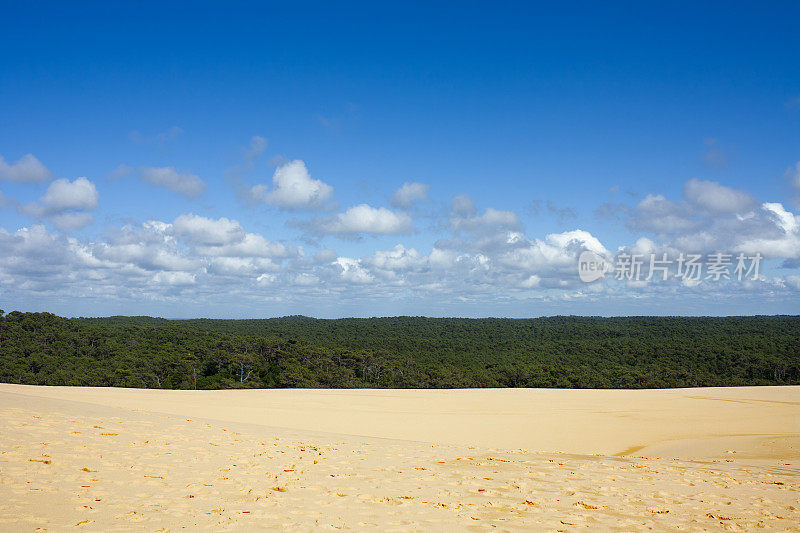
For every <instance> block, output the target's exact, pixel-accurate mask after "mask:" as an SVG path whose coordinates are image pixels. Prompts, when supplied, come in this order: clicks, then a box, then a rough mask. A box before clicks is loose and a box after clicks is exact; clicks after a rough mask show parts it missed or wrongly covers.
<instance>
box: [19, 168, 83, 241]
mask: <svg viewBox="0 0 800 533" xmlns="http://www.w3.org/2000/svg"><path fill="white" fill-rule="evenodd" d="M98 198H99V194H98V192H97V188H96V187H95V186H94V183H92V182H91V181H89V180H88V179H86V178H77V179H75V180H74V181H69V180H68V179H58V180H55V181H54V182H52V183H51V184H50V186H49V187H47V191H45V194H44V196H42V197H41V198H39V201H38V202H33V203H29V204H26V205H23V206H22V207H21V208H20V210H21V211H22V212H23V213H25V214H27V215H30V216H34V217H40V218H47V219H49V220H50V221H51V222H52V223H53V224H54V225H55V226H56V227H57V228H59V229H63V230H69V229H80V228H83V227H85V226H87V225H89V224H91V223H92V222H93V220H94V218H93V217H92V215H91V214H90V213H88V211H91V210H93V209H95V208H96V207H97V202H98Z"/></svg>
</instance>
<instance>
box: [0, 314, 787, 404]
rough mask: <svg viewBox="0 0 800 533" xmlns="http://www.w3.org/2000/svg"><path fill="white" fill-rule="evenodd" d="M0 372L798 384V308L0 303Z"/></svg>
mask: <svg viewBox="0 0 800 533" xmlns="http://www.w3.org/2000/svg"><path fill="white" fill-rule="evenodd" d="M0 382H9V383H26V384H39V385H89V386H116V387H149V388H172V389H194V388H197V389H213V388H274V387H326V388H328V387H332V388H357V387H394V388H453V387H563V388H664V387H695V386H732V385H784V384H800V317H787V316H775V317H734V318H707V317H703V318H683V317H628V318H597V317H549V318H538V319H524V320H512V319H460V318H452V319H433V318H424V317H394V318H371V319H340V320H317V319H312V318H307V317H298V316H293V317H285V318H277V319H265V320H206V319H197V320H166V319H161V318H152V317H108V318H89V319H84V318H81V319H66V318H61V317H57V316H55V315H52V314H49V313H20V312H17V311H14V312H11V313H9V314H8V315H5V316H4V315H3V313H2V312H0Z"/></svg>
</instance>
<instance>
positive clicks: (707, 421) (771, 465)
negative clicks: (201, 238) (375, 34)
mask: <svg viewBox="0 0 800 533" xmlns="http://www.w3.org/2000/svg"><path fill="white" fill-rule="evenodd" d="M0 415H2V416H0V530H4V531H25V530H27V531H33V530H35V529H36V528H41V529H42V530H50V531H77V530H92V531H111V530H130V529H136V530H140V529H141V530H149V531H156V530H160V529H162V528H163V529H165V530H175V531H177V530H181V529H182V528H185V529H187V530H196V529H203V528H207V529H211V530H227V529H230V530H241V531H252V530H258V529H264V530H270V529H272V530H274V529H276V528H290V529H295V530H297V529H299V530H312V529H317V528H320V527H322V528H335V529H353V530H362V529H367V528H370V527H371V528H373V529H375V530H377V531H387V530H395V531H408V530H448V531H454V530H475V531H483V530H498V529H499V530H520V529H527V530H545V531H546V530H551V531H556V530H563V531H573V530H577V529H586V526H589V528H590V529H592V530H618V531H632V530H645V529H655V530H662V531H672V530H681V529H682V530H697V531H702V530H717V529H720V530H722V529H724V530H740V531H749V530H753V529H757V528H766V529H773V530H792V531H800V526H799V524H800V387H782V388H777V387H750V388H729V389H679V390H653V391H584V390H524V389H523V390H519V389H518V390H494V389H493V390H452V391H397V390H388V391H385V390H379V391H378V390H355V391H354V390H345V391H342V390H339V391H331V390H265V391H153V390H129V389H90V388H63V387H52V388H50V387H29V386H20V385H0ZM592 454H598V455H592Z"/></svg>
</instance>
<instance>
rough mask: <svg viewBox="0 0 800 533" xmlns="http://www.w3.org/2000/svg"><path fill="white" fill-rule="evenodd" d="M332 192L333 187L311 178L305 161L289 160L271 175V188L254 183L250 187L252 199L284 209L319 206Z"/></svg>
mask: <svg viewBox="0 0 800 533" xmlns="http://www.w3.org/2000/svg"><path fill="white" fill-rule="evenodd" d="M332 194H333V187H331V186H330V185H328V184H326V183H324V182H322V181H320V180H315V179H312V178H311V176H310V175H309V173H308V170H307V169H306V165H305V163H303V162H302V161H300V160H295V161H290V162H288V163H285V164H283V165H281V166H279V167H278V168H277V169H276V170H275V174H274V175H273V176H272V189H270V188H269V187H267V186H266V185H256V186H254V187H253V188H252V189H250V196H251V198H252V199H253V200H255V201H258V202H263V203H265V204H267V205H274V206H277V207H281V208H284V209H302V208H305V209H308V208H314V207H319V206H321V205H322V204H323V203H324V202H325V201H326V200H328V199H329V198H330V197H331V195H332Z"/></svg>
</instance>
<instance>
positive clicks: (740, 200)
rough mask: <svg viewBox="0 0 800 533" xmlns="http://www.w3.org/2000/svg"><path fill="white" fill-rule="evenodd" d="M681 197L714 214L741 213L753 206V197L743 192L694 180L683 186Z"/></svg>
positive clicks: (711, 182)
mask: <svg viewBox="0 0 800 533" xmlns="http://www.w3.org/2000/svg"><path fill="white" fill-rule="evenodd" d="M683 195H684V197H686V199H687V200H688V201H689V202H690V203H692V204H694V205H696V206H698V207H700V208H702V209H706V210H708V211H711V212H714V213H741V212H744V211H747V210H748V209H750V208H751V207H753V205H754V204H755V200H754V199H753V197H752V196H751V195H750V194H748V193H746V192H744V191H739V190H736V189H731V188H730V187H725V186H724V185H720V184H719V183H717V182H716V181H702V180H699V179H696V178H692V179H690V180H688V181H687V182H686V183H685V184H684V186H683Z"/></svg>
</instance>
